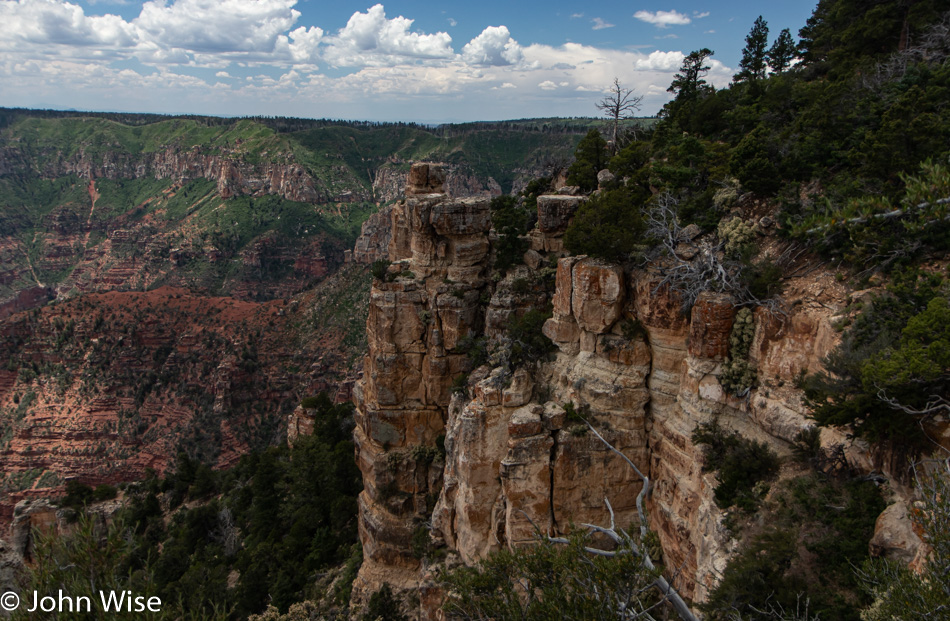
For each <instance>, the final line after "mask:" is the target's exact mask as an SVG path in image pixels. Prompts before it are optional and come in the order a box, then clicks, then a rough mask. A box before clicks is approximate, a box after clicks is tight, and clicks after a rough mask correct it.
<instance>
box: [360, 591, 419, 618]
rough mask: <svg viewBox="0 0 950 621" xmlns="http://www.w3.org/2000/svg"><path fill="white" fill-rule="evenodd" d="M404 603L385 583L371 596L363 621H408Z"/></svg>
mask: <svg viewBox="0 0 950 621" xmlns="http://www.w3.org/2000/svg"><path fill="white" fill-rule="evenodd" d="M401 607H402V602H400V601H399V598H398V597H396V596H395V595H394V594H393V590H392V587H390V586H389V584H388V583H386V582H384V583H383V586H381V587H379V590H378V591H376V592H375V593H373V594H372V595H370V598H369V602H368V603H367V604H366V610H365V611H364V612H363V616H361V617H360V619H361V621H408V619H409V618H408V617H407V616H406V615H404V614H402V610H401Z"/></svg>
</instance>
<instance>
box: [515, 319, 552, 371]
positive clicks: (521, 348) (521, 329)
mask: <svg viewBox="0 0 950 621" xmlns="http://www.w3.org/2000/svg"><path fill="white" fill-rule="evenodd" d="M550 317H551V313H550V312H541V311H539V310H537V309H531V310H529V311H528V312H527V313H525V314H524V315H523V316H521V317H516V318H514V319H512V320H511V321H510V322H509V323H508V332H507V335H508V338H509V339H511V365H512V368H514V367H518V366H521V365H523V364H527V363H533V362H537V361H539V360H541V359H542V358H544V357H545V356H547V355H548V354H549V353H551V352H552V351H554V350H555V349H557V346H556V345H555V344H554V343H553V342H552V341H551V339H549V338H548V337H546V336H544V334H543V333H542V332H541V329H542V328H543V327H544V322H545V321H547V320H548V319H550Z"/></svg>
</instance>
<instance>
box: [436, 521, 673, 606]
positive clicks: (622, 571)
mask: <svg viewBox="0 0 950 621" xmlns="http://www.w3.org/2000/svg"><path fill="white" fill-rule="evenodd" d="M585 545H589V541H588V540H587V538H586V537H584V536H582V535H580V534H575V535H574V536H572V537H571V539H570V543H569V544H568V545H560V544H556V543H552V542H551V541H549V540H547V539H543V538H542V539H541V540H540V541H538V543H537V544H536V545H533V546H526V547H518V548H515V549H513V550H509V549H507V548H506V549H503V550H500V551H498V552H494V553H492V554H491V555H489V556H488V558H486V559H485V560H483V561H482V562H481V563H479V564H478V565H475V566H471V567H466V566H463V567H459V568H457V569H455V570H453V571H451V572H448V573H444V574H442V575H441V576H440V577H439V581H440V583H441V584H442V586H443V588H444V589H445V592H446V594H447V596H448V597H447V600H446V603H445V605H444V608H443V610H444V611H445V614H446V616H447V618H448V619H453V620H455V619H458V620H461V619H523V620H526V621H535V620H536V621H548V620H549V619H572V620H576V621H581V620H588V619H620V618H627V615H629V616H630V618H640V617H638V616H636V615H637V614H638V613H640V612H642V611H643V610H645V609H648V610H649V609H651V607H652V606H655V605H659V606H662V603H661V602H660V599H661V598H660V596H659V593H658V592H657V591H655V590H653V589H651V588H650V586H651V584H652V583H653V581H654V580H655V579H656V577H657V573H656V572H654V571H649V570H647V569H646V568H645V567H644V566H643V563H642V562H641V560H640V557H639V556H637V555H634V554H618V555H616V556H614V557H604V556H594V555H591V554H588V553H587V552H586V551H585V550H584V546H585ZM632 612H633V613H634V614H633V615H631V614H630V613H632ZM653 612H657V611H656V610H653ZM657 615H658V618H659V615H660V613H659V612H657ZM643 618H646V617H643Z"/></svg>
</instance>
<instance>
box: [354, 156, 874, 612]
mask: <svg viewBox="0 0 950 621" xmlns="http://www.w3.org/2000/svg"><path fill="white" fill-rule="evenodd" d="M443 181H444V175H443V173H442V172H441V170H440V169H439V168H437V167H435V166H427V165H417V166H414V167H413V169H412V171H411V173H410V177H409V184H408V186H407V198H406V200H405V201H403V202H400V203H398V204H396V205H394V206H393V207H392V209H391V211H390V213H389V219H388V222H383V223H382V224H381V226H377V227H376V229H377V230H375V231H374V235H375V237H374V238H375V239H383V238H386V239H388V254H389V259H390V260H391V261H392V265H391V266H390V268H389V276H388V277H387V278H385V279H383V280H376V281H375V282H374V285H373V288H372V292H371V300H370V311H369V321H368V323H367V334H368V339H369V352H368V354H367V356H366V358H365V362H364V374H363V379H362V380H361V381H360V382H359V383H358V384H357V386H356V388H355V392H354V395H355V402H356V405H357V429H356V438H357V445H358V448H357V456H358V463H359V466H360V468H361V470H362V472H363V479H364V485H365V490H364V492H363V493H362V495H361V497H360V515H359V519H360V537H361V540H362V542H363V550H364V558H365V560H364V564H363V567H362V569H361V571H360V575H359V578H358V580H357V583H356V588H355V593H356V600H357V601H361V600H362V599H365V597H367V596H368V595H369V594H370V593H372V592H373V591H374V590H376V589H378V588H379V587H380V586H381V585H382V584H383V583H389V584H390V585H391V586H393V587H395V588H396V589H397V590H403V591H406V592H410V591H411V592H414V593H415V595H413V596H411V597H409V599H408V601H411V602H413V604H412V606H413V610H412V614H413V615H414V616H417V617H418V618H422V619H434V618H437V617H438V612H437V609H438V606H439V604H440V594H439V591H438V588H437V587H436V585H435V583H434V581H433V580H432V576H433V575H434V574H433V566H434V565H433V564H434V563H435V561H432V560H431V559H430V555H429V554H428V553H427V550H429V549H432V548H435V549H438V548H445V549H446V551H447V552H448V554H449V558H450V559H452V558H458V559H460V560H461V561H462V562H464V563H472V562H475V561H477V560H478V559H480V558H484V557H485V556H486V555H487V554H488V553H490V552H492V551H493V550H498V549H500V548H502V547H504V546H516V545H521V544H527V543H530V542H531V541H533V540H534V539H535V537H536V533H537V530H538V529H540V530H541V531H542V532H545V533H549V534H562V533H564V532H565V530H566V529H567V528H568V526H569V525H570V524H572V523H574V524H576V523H581V522H588V523H599V524H606V523H608V522H609V515H608V512H607V508H606V506H605V502H604V501H605V499H609V501H610V503H611V505H612V506H613V508H614V510H615V513H616V519H617V523H618V525H619V526H622V527H624V528H627V527H628V526H636V525H637V524H638V522H639V517H638V514H637V510H636V505H635V499H636V496H637V494H638V493H639V492H640V490H641V487H642V482H641V480H640V479H639V478H638V477H637V475H636V474H635V472H633V470H632V469H631V468H629V466H627V465H626V464H625V463H624V462H623V461H622V460H621V458H620V457H618V456H617V455H615V454H614V453H612V452H611V451H610V450H609V449H608V448H607V447H606V446H605V445H604V444H603V443H601V442H600V441H599V440H598V439H597V438H596V437H595V436H594V435H593V434H591V433H589V431H588V430H587V428H586V426H585V425H584V424H583V423H581V422H580V419H578V418H577V417H576V413H582V414H583V416H584V417H585V418H586V419H587V420H588V421H590V422H591V424H592V425H593V426H594V427H595V428H596V429H598V431H599V432H600V433H601V434H602V435H603V436H604V437H605V439H606V440H607V441H608V442H610V443H611V444H612V445H613V446H614V447H616V448H617V449H619V450H620V451H622V452H623V453H624V454H625V455H626V456H627V457H629V458H630V459H631V460H632V461H633V462H634V463H635V464H637V465H638V467H639V468H640V469H641V470H643V471H644V472H645V473H646V474H647V475H648V476H649V478H650V480H651V489H650V493H649V495H648V497H647V498H648V502H647V508H648V511H647V513H648V519H649V527H650V528H651V529H652V530H653V531H655V532H656V533H657V535H658V536H659V539H660V543H661V545H662V548H663V556H664V558H663V560H664V563H665V565H666V566H667V567H673V568H678V572H677V573H676V577H675V586H676V587H677V588H678V589H679V590H680V592H681V593H682V594H683V595H684V596H685V597H687V598H689V599H692V600H694V601H697V602H699V601H703V600H704V599H705V598H706V597H707V593H708V590H709V589H710V588H711V587H712V586H714V584H715V583H716V580H717V579H718V576H719V575H721V572H722V570H723V569H724V567H725V564H726V562H727V561H728V558H729V556H730V553H731V552H732V551H733V550H734V548H735V545H736V543H735V540H734V539H732V538H731V537H730V536H729V534H728V532H727V529H726V528H725V526H724V525H723V518H724V514H723V512H722V511H721V510H720V509H719V508H718V507H717V506H716V504H715V502H714V500H713V487H714V486H715V475H714V473H704V472H702V457H701V450H700V449H699V448H698V447H697V446H696V445H695V444H693V442H692V441H691V440H690V436H691V434H692V432H693V430H694V428H695V427H696V425H697V424H699V423H701V422H707V421H711V420H713V419H714V418H715V419H717V420H719V422H720V423H721V424H722V425H723V426H725V427H727V428H729V429H734V430H737V431H739V432H741V433H742V434H743V435H744V436H746V437H751V438H754V439H757V440H761V441H765V442H767V443H768V444H769V445H770V446H771V447H773V448H774V449H775V450H776V451H777V452H778V453H779V454H780V455H788V454H789V452H790V446H791V442H792V441H793V439H794V438H795V436H796V435H797V434H798V433H799V432H800V431H801V430H803V429H805V428H806V427H808V426H809V424H810V423H809V422H808V420H807V418H806V408H805V406H804V404H803V402H802V394H801V391H800V390H799V389H797V388H796V387H795V384H796V381H795V380H796V378H797V377H799V376H800V374H801V373H803V372H815V371H818V370H819V369H820V361H821V360H822V358H823V357H824V356H825V355H827V353H828V352H829V351H830V350H831V349H832V348H833V346H834V345H835V344H836V342H837V335H836V331H835V330H834V329H833V327H832V319H833V317H834V315H835V314H836V313H838V312H842V311H843V309H844V308H845V306H846V297H847V291H846V289H845V287H844V286H843V285H841V284H839V283H837V282H836V281H835V279H834V278H833V274H832V273H831V271H829V270H824V269H822V268H821V266H820V265H818V266H816V267H815V268H813V269H810V270H805V272H806V273H807V274H808V275H807V276H802V277H797V278H794V277H793V278H789V279H787V281H786V282H785V294H784V299H783V300H782V304H781V308H780V309H774V310H769V309H767V308H765V307H759V308H757V309H756V310H755V312H754V314H753V315H752V317H751V319H749V320H748V321H751V322H752V325H751V326H750V329H752V330H754V334H755V336H754V341H753V346H752V350H751V353H750V362H751V364H753V365H754V366H755V367H756V368H757V374H758V380H757V384H756V387H755V388H753V389H752V390H751V391H750V392H748V394H746V395H745V396H743V397H736V396H734V395H732V394H729V393H728V391H726V390H725V389H724V388H723V387H722V385H721V384H720V381H719V376H720V374H721V373H722V371H723V364H724V362H725V361H726V360H727V358H728V356H729V353H730V352H729V347H730V334H731V332H732V330H733V324H734V322H735V321H736V317H737V310H738V307H737V304H736V301H735V300H734V299H732V298H731V297H730V296H728V295H725V294H717V293H711V292H707V293H703V294H701V295H700V296H699V298H698V299H697V300H696V301H695V303H694V304H693V305H692V306H691V308H690V309H689V312H688V313H687V314H684V311H683V307H684V305H683V303H682V300H680V299H679V298H678V297H677V295H676V293H675V292H673V291H672V290H671V289H670V288H669V287H668V286H667V285H666V284H664V280H663V277H662V274H661V269H660V266H658V265H648V266H646V267H644V268H638V269H634V270H632V271H631V270H624V269H622V268H621V267H619V266H617V265H613V264H609V263H605V262H603V261H600V260H596V259H592V258H588V257H583V256H580V257H578V256H568V255H567V254H566V252H565V251H564V248H563V242H562V236H563V233H564V231H565V229H566V228H567V225H568V224H569V222H570V221H571V218H572V216H573V213H574V211H575V210H576V209H577V208H578V206H579V205H580V204H581V203H582V202H583V201H584V200H585V199H584V198H583V197H579V196H572V195H571V194H572V192H571V191H570V190H569V189H568V190H565V191H563V192H562V193H560V194H558V195H551V196H542V197H540V198H539V200H538V227H537V228H536V229H535V230H533V231H531V232H530V233H529V235H528V237H527V239H528V242H529V243H530V249H529V250H528V251H527V252H526V254H525V263H526V264H527V265H524V266H519V267H517V268H514V269H513V270H511V271H510V272H509V273H508V275H507V276H505V277H504V278H501V277H500V275H499V274H497V273H494V274H493V273H492V269H491V259H492V251H491V241H492V240H493V239H494V235H495V234H494V232H493V231H492V230H491V219H490V211H489V205H488V201H487V200H485V199H482V198H471V199H459V198H450V197H448V196H447V195H446V194H445V193H444V192H443V190H444V188H443ZM377 224H379V223H377ZM386 225H388V229H387V226H386ZM382 229H387V230H386V233H387V234H386V235H381V234H380V232H379V231H380V230H382ZM552 280H553V287H552V286H551V281H552ZM548 308H550V318H549V319H547V321H546V322H545V323H544V326H543V334H544V336H545V337H547V338H548V339H550V341H551V342H553V344H554V345H556V348H557V349H556V352H555V354H554V355H553V356H550V357H549V358H548V359H547V360H545V361H544V362H541V363H538V364H536V365H534V366H531V365H526V366H513V365H508V364H506V359H505V355H506V354H505V352H506V351H507V352H509V353H510V351H511V349H510V347H509V348H508V349H506V341H505V340H506V339H509V340H510V338H509V336H508V332H507V331H508V329H509V327H510V326H511V325H512V324H513V322H516V321H517V320H518V319H519V318H521V317H525V316H526V314H527V313H529V312H530V311H531V310H532V309H537V310H541V311H544V310H545V309H548ZM744 321H745V320H744ZM478 336H482V337H484V338H486V339H487V340H488V343H489V344H494V347H491V346H490V347H489V351H491V352H492V354H493V355H492V357H491V358H490V359H489V362H488V364H485V365H482V366H480V367H478V368H472V365H471V363H470V359H469V357H468V356H466V355H465V353H468V352H471V347H472V339H473V338H474V337H478ZM509 345H510V343H509ZM463 352H465V353H463ZM499 352H501V353H499ZM822 439H823V442H824V443H825V444H830V443H834V442H840V441H843V438H842V437H840V436H836V435H835V434H834V433H833V432H830V431H828V430H823V437H822ZM850 450H851V454H850V457H851V459H852V460H854V461H855V462H856V463H862V464H864V465H865V466H866V467H868V468H870V467H871V463H870V461H869V459H868V457H867V456H866V455H862V454H861V452H860V451H859V450H858V449H856V448H853V447H852V449H850ZM456 555H457V557H456Z"/></svg>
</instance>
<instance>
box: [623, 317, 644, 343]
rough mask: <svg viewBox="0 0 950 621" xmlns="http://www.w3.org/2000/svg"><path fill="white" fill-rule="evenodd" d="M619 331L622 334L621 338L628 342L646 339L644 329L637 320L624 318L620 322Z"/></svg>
mask: <svg viewBox="0 0 950 621" xmlns="http://www.w3.org/2000/svg"><path fill="white" fill-rule="evenodd" d="M620 330H621V332H623V338H625V339H627V340H628V341H636V340H641V339H646V338H647V336H648V333H647V329H646V327H645V326H644V325H643V323H642V322H641V321H640V320H639V319H630V318H629V317H627V318H624V320H623V321H621V322H620Z"/></svg>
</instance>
